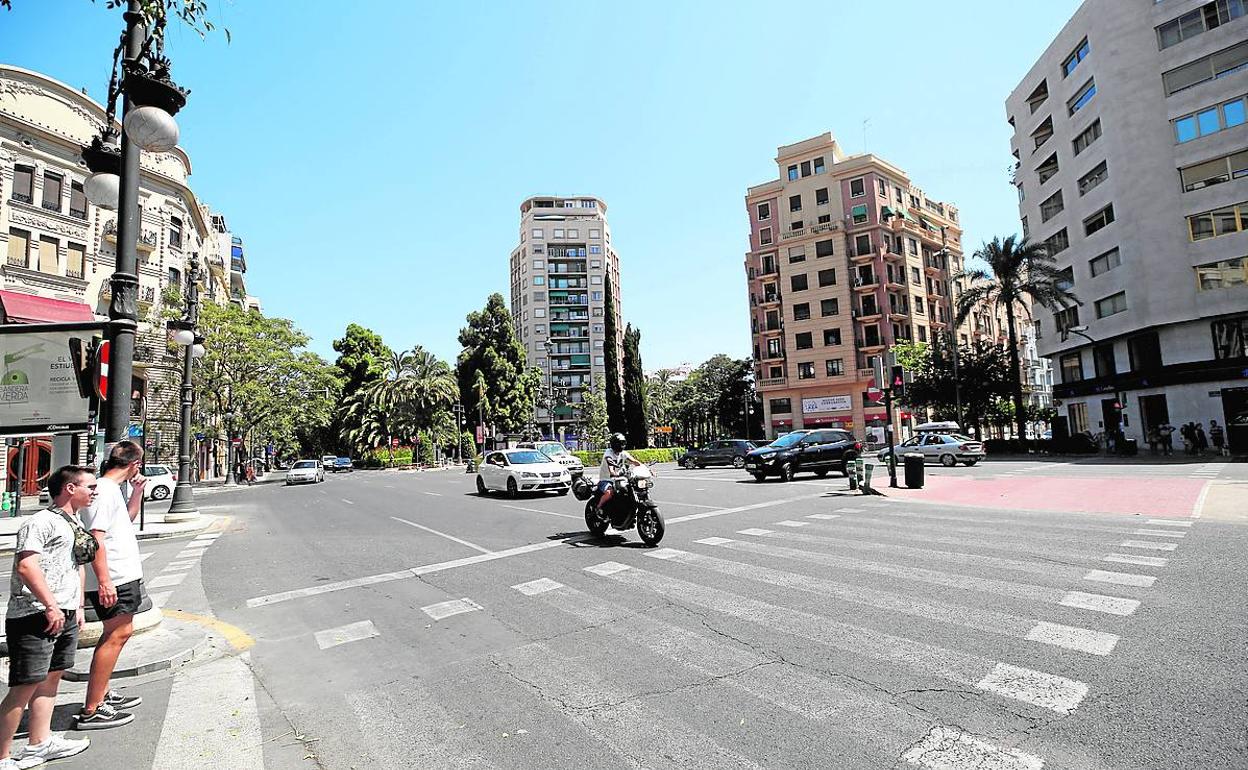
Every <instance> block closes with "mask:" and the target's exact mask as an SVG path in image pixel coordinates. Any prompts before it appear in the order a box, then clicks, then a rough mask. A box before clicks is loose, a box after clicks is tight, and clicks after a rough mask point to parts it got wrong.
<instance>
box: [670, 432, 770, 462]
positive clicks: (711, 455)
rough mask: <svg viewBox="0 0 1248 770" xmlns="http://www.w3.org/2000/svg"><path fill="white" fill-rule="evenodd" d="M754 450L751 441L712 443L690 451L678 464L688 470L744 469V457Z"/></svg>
mask: <svg viewBox="0 0 1248 770" xmlns="http://www.w3.org/2000/svg"><path fill="white" fill-rule="evenodd" d="M756 448H758V445H757V444H755V443H754V442H753V441H746V440H745V439H740V438H733V439H725V440H724V441H712V442H711V443H709V444H707V445H706V446H704V447H702V448H701V449H690V450H689V451H688V452H686V453H685V456H684V457H682V458H681V459H680V464H681V465H683V466H685V467H686V468H689V469H693V468H705V467H706V466H708V465H731V466H732V467H734V468H744V467H745V458H746V456H747V455H749V453H750V452H753V451H754V450H755V449H756Z"/></svg>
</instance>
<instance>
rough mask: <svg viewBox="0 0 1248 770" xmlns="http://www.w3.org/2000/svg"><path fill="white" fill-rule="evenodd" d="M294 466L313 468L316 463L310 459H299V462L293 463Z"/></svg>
mask: <svg viewBox="0 0 1248 770" xmlns="http://www.w3.org/2000/svg"><path fill="white" fill-rule="evenodd" d="M294 467H296V468H315V467H316V463H315V462H313V461H312V460H300V461H299V462H297V463H295V465H294Z"/></svg>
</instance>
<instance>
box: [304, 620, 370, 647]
mask: <svg viewBox="0 0 1248 770" xmlns="http://www.w3.org/2000/svg"><path fill="white" fill-rule="evenodd" d="M374 636H381V632H380V631H378V630H377V626H374V625H373V621H371V620H361V621H360V622H358V623H348V624H347V625H345V626H338V627H337V628H327V629H325V630H324V631H317V632H316V634H315V637H316V646H317V647H320V648H321V649H322V650H328V649H329V648H330V647H337V646H338V645H340V644H348V643H350V642H358V641H360V640H361V639H371V638H373V637H374Z"/></svg>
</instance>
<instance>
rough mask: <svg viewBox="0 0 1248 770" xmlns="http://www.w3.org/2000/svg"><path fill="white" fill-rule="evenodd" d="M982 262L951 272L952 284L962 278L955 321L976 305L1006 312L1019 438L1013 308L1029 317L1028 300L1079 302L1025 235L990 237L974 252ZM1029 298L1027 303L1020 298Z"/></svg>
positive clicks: (1059, 304) (1062, 304)
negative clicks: (962, 286)
mask: <svg viewBox="0 0 1248 770" xmlns="http://www.w3.org/2000/svg"><path fill="white" fill-rule="evenodd" d="M975 257H976V258H977V259H980V260H983V261H984V262H985V263H987V265H986V267H985V266H976V267H970V266H968V267H967V269H965V270H963V271H962V272H960V273H958V274H957V275H955V276H954V277H953V280H954V281H955V283H960V282H962V281H966V282H967V285H966V287H965V288H963V289H962V290H961V293H960V294H959V296H958V299H957V308H956V312H955V316H956V317H955V324H954V325H955V326H959V325H961V324H962V323H963V322H964V321H966V319H967V318H968V317H970V315H971V313H973V312H974V311H975V310H976V308H979V307H982V306H984V305H991V306H993V307H994V309H996V310H998V311H1000V310H1004V311H1005V320H1006V326H1007V330H1008V334H1009V345H1010V368H1011V369H1012V370H1013V376H1014V382H1013V386H1014V420H1015V423H1016V429H1017V430H1018V438H1019V440H1020V441H1021V440H1022V439H1023V437H1024V436H1025V435H1026V426H1027V412H1026V410H1025V409H1024V408H1023V380H1022V371H1021V368H1020V363H1019V356H1018V328H1017V326H1018V321H1017V319H1016V318H1015V311H1016V310H1017V308H1019V307H1022V308H1024V311H1025V312H1027V313H1028V317H1029V318H1030V309H1028V306H1029V305H1031V304H1039V305H1043V306H1044V307H1046V308H1048V309H1050V310H1054V311H1056V310H1063V309H1065V308H1068V307H1070V306H1071V305H1079V304H1082V303H1080V302H1079V299H1078V297H1076V296H1075V295H1074V294H1073V293H1072V292H1071V291H1070V288H1069V286H1068V285H1063V275H1062V271H1060V270H1058V269H1057V268H1056V267H1054V262H1055V260H1054V259H1053V257H1052V256H1050V255H1049V252H1048V249H1047V248H1046V247H1045V246H1044V244H1041V243H1032V242H1030V241H1028V240H1027V239H1026V238H1023V239H1022V240H1016V236H1013V235H1010V236H1007V237H1006V238H1005V240H1001V239H1000V238H993V239H992V240H991V241H989V242H987V243H985V244H984V245H983V246H981V247H979V249H978V250H977V251H976V252H975ZM1024 300H1029V302H1024Z"/></svg>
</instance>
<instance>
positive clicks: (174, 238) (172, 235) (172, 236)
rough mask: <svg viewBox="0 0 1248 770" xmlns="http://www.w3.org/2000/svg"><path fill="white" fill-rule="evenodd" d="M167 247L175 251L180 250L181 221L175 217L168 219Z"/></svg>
mask: <svg viewBox="0 0 1248 770" xmlns="http://www.w3.org/2000/svg"><path fill="white" fill-rule="evenodd" d="M169 245H170V246H172V247H173V248H175V249H180V248H182V220H181V219H178V218H177V217H170V219H169Z"/></svg>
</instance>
